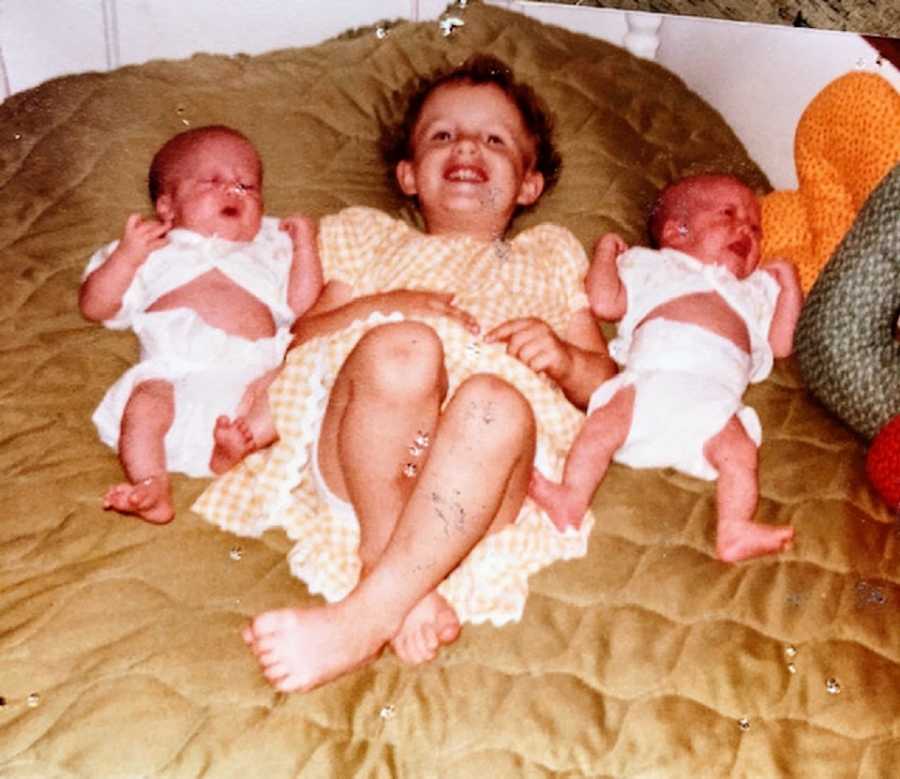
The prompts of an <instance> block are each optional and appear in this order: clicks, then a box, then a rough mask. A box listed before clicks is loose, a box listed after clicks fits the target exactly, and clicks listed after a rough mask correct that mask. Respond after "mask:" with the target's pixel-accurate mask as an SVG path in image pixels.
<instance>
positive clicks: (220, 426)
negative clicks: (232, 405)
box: [209, 416, 256, 474]
mask: <svg viewBox="0 0 900 779" xmlns="http://www.w3.org/2000/svg"><path fill="white" fill-rule="evenodd" d="M213 441H215V444H214V446H213V450H212V456H211V457H210V458H209V469H210V470H211V471H212V472H213V473H216V474H219V473H225V471H227V470H228V469H229V468H231V467H232V466H233V465H236V464H237V463H239V462H240V461H241V460H243V459H244V458H245V457H246V456H247V455H248V454H250V453H251V452H252V451H253V450H254V449H256V442H255V441H254V440H253V432H252V431H251V430H250V426H249V425H248V424H247V422H246V420H245V419H244V418H243V417H235V418H234V419H233V420H232V419H229V418H228V417H226V416H221V417H218V418H217V419H216V424H215V427H214V428H213Z"/></svg>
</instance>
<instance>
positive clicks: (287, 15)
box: [0, 0, 418, 98]
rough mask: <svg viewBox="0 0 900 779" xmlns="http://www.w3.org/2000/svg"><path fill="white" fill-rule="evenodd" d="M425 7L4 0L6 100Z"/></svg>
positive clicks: (385, 1)
mask: <svg viewBox="0 0 900 779" xmlns="http://www.w3.org/2000/svg"><path fill="white" fill-rule="evenodd" d="M417 6H418V0H374V1H373V2H368V1H367V0H0V71H5V78H6V83H5V84H4V83H2V81H0V98H3V97H6V96H7V95H9V94H12V93H13V92H19V91H21V90H23V89H28V88H29V87H32V86H35V85H36V84H39V83H41V82H42V81H46V80H47V79H49V78H53V77H55V76H61V75H64V74H66V73H78V72H83V71H88V70H109V69H112V68H116V67H118V66H119V65H128V64H131V63H140V62H145V61H147V60H149V59H158V58H168V59H180V58H183V57H188V56H190V55H191V54H193V53H194V52H198V51H205V52H216V53H221V54H238V53H245V54H259V53H262V52H264V51H270V50H272V49H280V48H286V47H289V46H303V45H306V44H311V43H318V42H319V41H321V40H323V39H325V38H330V37H332V36H334V35H337V34H338V33H341V32H343V31H344V30H347V29H349V28H351V27H361V26H364V25H369V24H373V23H375V22H378V21H381V20H382V19H396V18H401V17H402V18H417V13H418V10H417ZM0 75H3V74H2V73H0ZM4 87H5V89H4Z"/></svg>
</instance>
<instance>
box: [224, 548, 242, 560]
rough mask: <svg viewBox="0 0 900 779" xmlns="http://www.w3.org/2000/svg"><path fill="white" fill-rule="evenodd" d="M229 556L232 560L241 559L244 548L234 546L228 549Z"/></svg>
mask: <svg viewBox="0 0 900 779" xmlns="http://www.w3.org/2000/svg"><path fill="white" fill-rule="evenodd" d="M228 556H229V557H230V558H231V559H232V560H240V559H241V558H242V557H243V556H244V550H243V549H242V548H241V547H239V546H233V547H231V549H229V550H228Z"/></svg>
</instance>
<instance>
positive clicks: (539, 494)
mask: <svg viewBox="0 0 900 779" xmlns="http://www.w3.org/2000/svg"><path fill="white" fill-rule="evenodd" d="M634 393H635V389H634V386H633V385H631V386H627V387H623V388H622V389H620V390H619V391H618V392H616V394H615V395H613V396H612V398H610V400H609V403H607V404H606V405H605V406H601V407H600V408H598V409H596V410H594V411H593V412H592V413H591V414H589V415H588V418H587V419H586V420H585V422H584V425H583V426H582V428H581V430H580V431H579V432H578V435H577V436H576V437H575V441H573V443H572V448H571V449H570V450H569V454H568V456H567V457H566V465H565V468H564V469H563V480H562V483H561V484H557V483H556V482H552V481H550V480H549V479H548V478H547V477H545V476H544V475H543V474H542V473H541V472H540V471H538V470H537V468H535V469H534V472H533V474H532V478H531V484H530V485H529V487H528V494H529V495H530V496H531V497H532V499H533V500H534V501H535V503H537V504H538V505H539V506H540V507H541V508H543V509H544V511H546V512H547V513H548V514H549V515H550V519H552V520H553V524H555V525H556V526H557V527H558V528H559V529H560V530H564V529H565V528H567V527H569V526H573V527H579V526H580V525H581V520H582V519H583V518H584V515H585V512H586V511H587V510H588V508H589V507H590V505H591V500H593V497H594V493H595V492H596V491H597V487H599V486H600V482H601V481H603V477H604V476H606V471H607V470H608V468H609V463H610V461H611V460H612V458H613V455H614V454H615V453H616V450H617V449H618V448H619V447H620V446H622V444H623V443H624V441H625V439H626V438H627V437H628V431H629V430H630V429H631V415H632V411H633V410H634Z"/></svg>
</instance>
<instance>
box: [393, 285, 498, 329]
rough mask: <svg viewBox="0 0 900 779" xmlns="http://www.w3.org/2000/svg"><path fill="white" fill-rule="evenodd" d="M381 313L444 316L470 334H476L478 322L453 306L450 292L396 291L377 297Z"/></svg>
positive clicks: (467, 313)
mask: <svg viewBox="0 0 900 779" xmlns="http://www.w3.org/2000/svg"><path fill="white" fill-rule="evenodd" d="M377 298H378V300H379V308H380V309H381V310H382V311H399V312H400V313H401V314H404V315H405V316H412V317H416V316H445V317H449V318H450V319H455V320H456V321H457V322H459V323H460V324H461V325H462V326H463V327H465V328H466V330H468V331H469V332H470V333H473V334H476V335H477V334H478V332H479V331H480V330H481V328H480V327H479V326H478V321H477V320H476V319H475V317H473V316H472V315H471V314H470V313H469V312H468V311H463V310H462V309H461V308H458V307H457V306H454V305H453V302H452V301H453V293H452V292H432V291H429V290H418V289H397V290H393V291H392V292H382V293H380V294H378V295H377Z"/></svg>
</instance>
